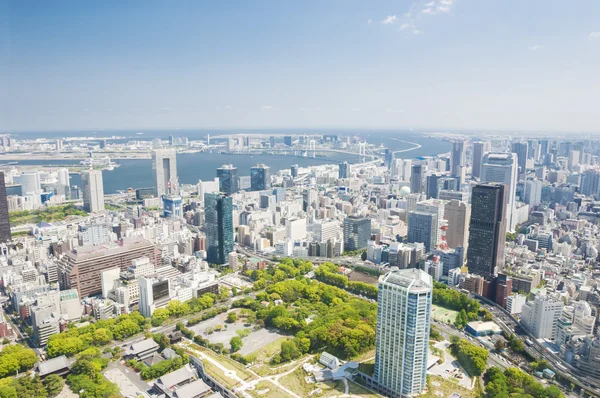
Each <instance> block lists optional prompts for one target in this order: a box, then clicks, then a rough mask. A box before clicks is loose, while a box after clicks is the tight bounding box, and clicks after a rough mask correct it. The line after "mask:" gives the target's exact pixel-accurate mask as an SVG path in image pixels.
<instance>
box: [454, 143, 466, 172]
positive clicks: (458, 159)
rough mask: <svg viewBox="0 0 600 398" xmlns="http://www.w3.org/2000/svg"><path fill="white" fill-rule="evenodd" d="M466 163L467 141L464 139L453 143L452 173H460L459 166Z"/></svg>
mask: <svg viewBox="0 0 600 398" xmlns="http://www.w3.org/2000/svg"><path fill="white" fill-rule="evenodd" d="M464 165H465V143H464V142H462V141H459V142H453V143H452V155H451V157H450V173H451V174H452V175H453V176H457V175H459V171H460V170H459V167H460V166H464Z"/></svg>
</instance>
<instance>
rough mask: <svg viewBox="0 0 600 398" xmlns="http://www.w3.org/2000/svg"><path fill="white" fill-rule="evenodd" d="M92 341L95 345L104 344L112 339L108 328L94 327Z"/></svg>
mask: <svg viewBox="0 0 600 398" xmlns="http://www.w3.org/2000/svg"><path fill="white" fill-rule="evenodd" d="M92 337H93V342H94V344H96V345H104V344H106V343H108V342H109V341H111V340H112V339H113V334H112V332H111V331H110V330H109V329H106V328H100V329H96V330H95V331H94V334H93V336H92Z"/></svg>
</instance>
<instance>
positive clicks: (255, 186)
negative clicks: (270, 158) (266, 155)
mask: <svg viewBox="0 0 600 398" xmlns="http://www.w3.org/2000/svg"><path fill="white" fill-rule="evenodd" d="M270 186H271V176H270V174H269V166H265V165H264V164H259V165H256V166H254V167H252V168H251V169H250V190H252V191H264V190H266V189H268V188H270Z"/></svg>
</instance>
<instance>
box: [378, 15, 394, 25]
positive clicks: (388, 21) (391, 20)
mask: <svg viewBox="0 0 600 398" xmlns="http://www.w3.org/2000/svg"><path fill="white" fill-rule="evenodd" d="M397 19H398V17H396V16H395V15H388V16H387V17H386V18H385V19H384V20H383V21H381V23H382V24H384V25H389V24H393V23H394V22H396V20H397Z"/></svg>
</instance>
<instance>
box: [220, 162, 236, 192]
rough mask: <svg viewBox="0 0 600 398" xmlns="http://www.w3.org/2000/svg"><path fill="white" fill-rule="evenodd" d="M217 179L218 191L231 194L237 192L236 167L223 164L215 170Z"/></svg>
mask: <svg viewBox="0 0 600 398" xmlns="http://www.w3.org/2000/svg"><path fill="white" fill-rule="evenodd" d="M217 178H218V179H219V191H220V192H223V193H226V194H232V193H236V192H237V191H238V190H239V188H238V187H239V185H238V183H239V181H238V175H237V167H235V166H234V165H232V164H224V165H223V166H221V167H219V168H218V169H217Z"/></svg>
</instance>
